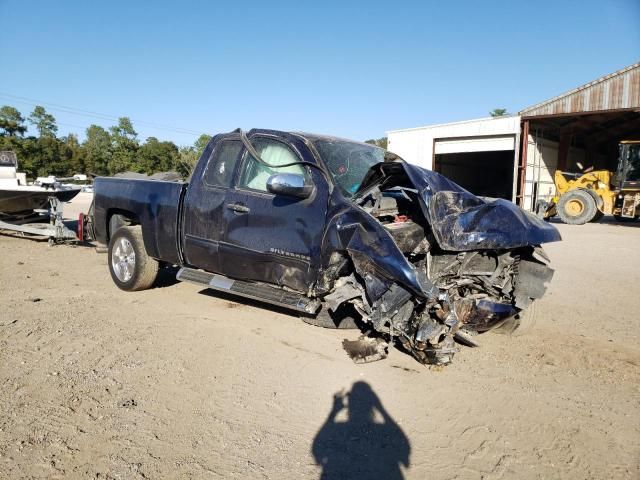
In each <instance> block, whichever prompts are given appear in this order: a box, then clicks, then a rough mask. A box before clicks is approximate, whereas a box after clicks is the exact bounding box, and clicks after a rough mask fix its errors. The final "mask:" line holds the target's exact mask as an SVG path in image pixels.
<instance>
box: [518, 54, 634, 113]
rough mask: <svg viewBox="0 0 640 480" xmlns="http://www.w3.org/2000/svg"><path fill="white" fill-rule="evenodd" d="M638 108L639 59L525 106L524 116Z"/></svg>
mask: <svg viewBox="0 0 640 480" xmlns="http://www.w3.org/2000/svg"><path fill="white" fill-rule="evenodd" d="M633 108H640V62H639V63H634V64H633V65H630V66H628V67H626V68H623V69H622V70H618V71H617V72H614V73H611V74H609V75H606V76H604V77H602V78H599V79H597V80H594V81H593V82H590V83H587V84H586V85H582V86H581V87H578V88H576V89H574V90H571V91H570V92H567V93H565V94H563V95H560V96H558V97H554V98H551V99H549V100H545V101H544V102H541V103H538V104H536V105H533V106H531V107H529V108H525V109H524V110H522V111H521V112H519V113H520V115H521V116H523V117H538V116H544V115H563V114H568V113H583V112H599V111H603V110H621V109H633Z"/></svg>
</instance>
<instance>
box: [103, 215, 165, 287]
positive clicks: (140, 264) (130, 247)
mask: <svg viewBox="0 0 640 480" xmlns="http://www.w3.org/2000/svg"><path fill="white" fill-rule="evenodd" d="M107 263H108V264H109V272H110V273H111V278H112V279H113V282H114V283H115V284H116V285H117V287H118V288H120V289H121V290H125V291H127V292H133V291H137V290H146V289H147V288H150V287H151V286H152V285H153V282H155V280H156V277H157V276H158V269H159V264H158V262H157V261H156V260H155V259H153V258H151V257H149V255H147V251H146V250H145V248H144V242H143V240H142V229H141V228H140V227H139V226H135V227H120V228H119V229H118V230H116V232H115V233H114V234H113V235H112V236H111V240H109V251H108V259H107Z"/></svg>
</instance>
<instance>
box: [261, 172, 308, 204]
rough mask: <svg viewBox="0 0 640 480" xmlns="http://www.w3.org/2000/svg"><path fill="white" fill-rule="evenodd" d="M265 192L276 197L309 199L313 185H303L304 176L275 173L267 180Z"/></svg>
mask: <svg viewBox="0 0 640 480" xmlns="http://www.w3.org/2000/svg"><path fill="white" fill-rule="evenodd" d="M267 190H268V191H269V192H271V193H275V194H276V195H287V196H289V197H296V198H309V197H310V196H311V193H312V192H313V185H310V184H307V183H305V178H304V176H303V175H298V174H297V173H276V174H275V175H271V176H270V177H269V179H268V180H267Z"/></svg>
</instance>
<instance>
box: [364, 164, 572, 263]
mask: <svg viewBox="0 0 640 480" xmlns="http://www.w3.org/2000/svg"><path fill="white" fill-rule="evenodd" d="M376 185H379V186H380V187H381V188H383V187H384V188H389V187H392V186H398V185H402V186H407V187H410V188H415V189H416V190H417V191H418V193H419V198H420V207H421V208H422V211H423V214H424V216H425V218H426V220H427V222H428V223H429V225H430V226H431V229H432V231H433V235H434V237H435V239H436V241H437V242H438V245H439V246H440V248H442V249H443V250H449V251H469V250H489V249H491V250H493V249H511V248H517V247H524V246H535V245H540V244H542V243H548V242H555V241H559V240H562V238H561V236H560V233H559V232H558V230H557V229H556V228H555V227H554V226H553V225H551V224H549V223H547V222H545V221H544V220H542V219H540V218H538V217H536V216H535V215H533V214H530V213H528V212H526V211H525V210H523V209H522V208H520V207H518V206H517V205H515V204H514V203H512V202H509V201H507V200H502V199H483V198H480V197H476V196H475V195H473V194H472V193H470V192H468V191H467V190H465V189H464V188H462V187H460V186H459V185H457V184H455V183H454V182H452V181H451V180H449V179H448V178H446V177H444V176H442V175H440V174H439V173H436V172H432V171H430V170H425V169H424V168H421V167H418V166H416V165H411V164H408V163H406V162H404V161H395V162H384V163H379V164H377V165H374V166H373V167H372V168H371V170H370V171H369V173H368V174H367V176H366V177H365V179H364V181H363V182H362V185H361V186H360V189H359V190H358V192H356V196H358V195H359V194H361V193H363V192H365V191H367V190H369V189H371V188H372V187H374V186H376Z"/></svg>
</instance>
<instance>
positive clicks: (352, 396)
mask: <svg viewBox="0 0 640 480" xmlns="http://www.w3.org/2000/svg"><path fill="white" fill-rule="evenodd" d="M345 401H346V402H347V403H345ZM343 410H346V413H347V420H346V421H337V417H338V416H339V414H340V412H342V411H343ZM376 412H378V413H379V415H376ZM376 416H378V417H380V419H381V420H382V422H379V421H377V419H376ZM311 451H312V453H313V456H314V458H315V460H316V462H317V463H318V464H319V465H320V466H322V474H321V475H320V479H321V480H335V479H351V478H354V479H356V478H357V479H374V480H375V479H380V480H382V479H385V480H396V479H403V478H404V476H403V473H402V470H401V468H400V466H401V465H404V466H405V467H408V466H409V457H410V455H411V444H410V443H409V439H408V438H407V436H406V435H405V434H404V432H403V431H402V429H401V428H400V426H399V425H398V424H397V423H396V422H395V421H394V420H393V418H391V416H390V415H389V413H388V412H387V411H386V409H385V408H384V407H383V406H382V403H381V402H380V399H379V398H378V396H377V395H376V394H375V392H374V391H373V390H372V389H371V387H370V386H369V384H368V383H366V382H356V383H354V384H353V386H352V387H351V391H350V392H348V393H346V394H345V393H341V392H339V393H337V394H335V395H334V397H333V407H332V408H331V412H329V416H328V417H327V420H326V421H325V422H324V425H322V427H321V428H320V430H319V431H318V433H317V434H316V437H315V439H314V440H313V445H312V447H311Z"/></svg>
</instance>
